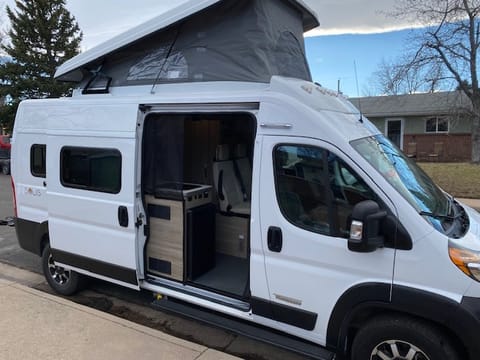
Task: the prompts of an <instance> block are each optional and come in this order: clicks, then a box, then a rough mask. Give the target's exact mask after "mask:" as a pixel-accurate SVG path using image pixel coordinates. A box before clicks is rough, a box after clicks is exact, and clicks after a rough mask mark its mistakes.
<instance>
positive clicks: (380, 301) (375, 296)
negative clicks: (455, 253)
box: [327, 283, 480, 360]
mask: <svg viewBox="0 0 480 360" xmlns="http://www.w3.org/2000/svg"><path fill="white" fill-rule="evenodd" d="M382 312H384V313H385V312H390V313H393V314H395V313H397V314H403V315H408V316H412V317H416V318H421V319H424V320H427V321H429V322H431V323H434V324H437V325H438V326H440V327H441V328H443V329H444V330H445V331H447V332H448V333H449V334H450V335H451V336H452V337H455V338H456V340H457V341H458V342H459V343H461V344H462V345H463V346H464V350H465V351H466V352H467V354H468V359H470V360H473V359H476V356H478V354H480V342H479V341H478V329H480V299H479V298H463V300H462V302H461V303H458V302H456V301H454V300H452V299H450V298H447V297H444V296H441V295H439V294H435V293H431V292H427V291H423V290H420V289H415V288H410V287H405V286H399V285H394V286H393V287H392V288H391V298H390V285H389V284H382V283H365V284H360V285H357V286H355V287H353V288H351V289H349V290H348V291H346V292H345V293H344V294H343V295H342V296H341V297H340V299H339V300H338V302H337V304H336V306H335V308H334V310H333V312H332V315H331V317H330V321H329V324H328V332H327V348H329V349H332V350H335V349H337V350H340V349H342V350H347V349H348V344H347V343H346V341H347V339H348V335H349V330H350V329H352V328H355V327H359V326H361V324H362V322H363V321H368V319H369V318H370V317H371V316H374V315H375V314H380V313H382ZM343 355H346V354H343Z"/></svg>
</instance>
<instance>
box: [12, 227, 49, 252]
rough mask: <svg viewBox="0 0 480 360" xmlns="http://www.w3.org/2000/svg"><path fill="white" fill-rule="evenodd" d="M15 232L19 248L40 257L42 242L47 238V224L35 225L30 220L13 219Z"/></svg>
mask: <svg viewBox="0 0 480 360" xmlns="http://www.w3.org/2000/svg"><path fill="white" fill-rule="evenodd" d="M15 231H16V233H17V239H18V243H19V245H20V247H21V248H22V249H23V250H26V251H29V252H31V253H34V254H35V255H38V256H41V255H42V240H43V238H44V236H45V235H47V236H48V222H46V221H45V222H43V223H37V222H34V221H30V220H25V219H21V218H15Z"/></svg>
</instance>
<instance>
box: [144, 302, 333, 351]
mask: <svg viewBox="0 0 480 360" xmlns="http://www.w3.org/2000/svg"><path fill="white" fill-rule="evenodd" d="M152 305H153V307H155V308H159V309H160V310H162V311H168V312H171V313H175V314H179V315H181V316H187V317H190V318H193V319H196V320H198V321H201V322H204V323H207V324H210V325H214V326H218V327H220V328H223V329H226V330H228V331H233V332H234V333H236V334H241V335H244V336H247V337H249V338H252V339H255V340H257V341H263V342H265V343H268V344H272V345H275V346H279V347H281V348H284V349H288V350H290V351H295V352H297V353H299V354H301V355H304V356H305V357H306V358H308V359H320V360H333V359H334V358H335V354H334V353H332V352H330V351H328V350H326V349H325V348H324V347H322V346H320V345H318V344H314V343H311V342H309V341H306V340H304V339H300V338H297V337H295V336H292V335H288V334H285V333H282V332H281V331H278V330H275V329H272V328H267V327H265V326H262V325H259V324H254V323H252V322H251V321H246V320H241V319H237V318H234V317H231V316H228V315H226V314H220V313H217V312H215V311H212V310H208V309H205V308H203V307H200V306H195V305H192V304H188V303H185V302H182V301H180V300H176V299H173V298H168V300H165V298H164V299H163V300H159V301H155V302H153V304H152Z"/></svg>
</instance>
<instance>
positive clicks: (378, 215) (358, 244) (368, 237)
mask: <svg viewBox="0 0 480 360" xmlns="http://www.w3.org/2000/svg"><path fill="white" fill-rule="evenodd" d="M386 217H387V212H386V211H383V210H380V206H378V204H377V203H376V202H375V201H372V200H366V201H362V202H360V203H358V204H357V205H355V207H354V208H353V212H352V222H351V225H350V239H349V240H348V249H349V250H350V251H355V252H372V251H375V250H376V249H378V248H381V247H383V246H384V245H385V239H384V237H383V236H382V235H381V228H382V226H381V222H382V220H383V219H384V218H386Z"/></svg>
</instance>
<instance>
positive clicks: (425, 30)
mask: <svg viewBox="0 0 480 360" xmlns="http://www.w3.org/2000/svg"><path fill="white" fill-rule="evenodd" d="M392 15H393V16H395V17H399V18H405V19H409V20H410V21H412V22H413V23H415V24H416V25H418V26H421V30H417V31H416V33H417V34H419V35H416V36H415V38H413V39H411V42H410V44H412V49H414V51H412V52H411V54H410V58H409V60H408V61H407V62H405V63H404V64H403V66H404V67H405V68H406V69H412V68H414V69H415V68H418V69H421V74H423V76H427V77H428V78H430V84H431V85H432V89H433V88H434V85H435V87H436V86H438V85H439V82H446V81H452V80H453V83H454V84H455V86H454V87H456V88H458V89H459V90H461V91H462V92H463V93H465V95H466V96H467V97H468V98H469V100H470V101H471V104H472V109H473V116H472V119H473V125H472V161H473V162H474V163H479V164H480V88H479V78H478V68H477V61H478V59H477V56H478V49H479V46H480V0H422V1H418V0H398V1H397V3H396V9H395V11H394V13H392Z"/></svg>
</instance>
